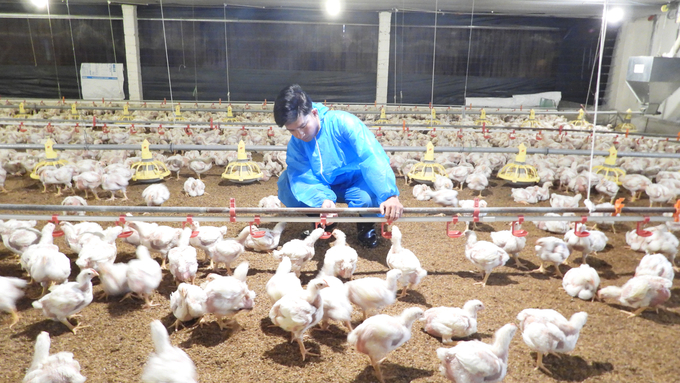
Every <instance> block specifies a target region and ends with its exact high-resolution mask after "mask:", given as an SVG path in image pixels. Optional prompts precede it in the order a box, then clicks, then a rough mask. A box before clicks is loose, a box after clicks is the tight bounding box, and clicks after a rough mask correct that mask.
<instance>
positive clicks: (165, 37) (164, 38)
mask: <svg viewBox="0 0 680 383" xmlns="http://www.w3.org/2000/svg"><path fill="white" fill-rule="evenodd" d="M160 5H161V23H162V24H163V44H165V65H166V67H167V68H168V85H169V86H170V105H174V103H175V101H174V99H173V97H172V78H171V77H170V59H169V57H168V38H167V36H166V34H165V16H164V14H163V0H160ZM173 119H174V114H173Z"/></svg>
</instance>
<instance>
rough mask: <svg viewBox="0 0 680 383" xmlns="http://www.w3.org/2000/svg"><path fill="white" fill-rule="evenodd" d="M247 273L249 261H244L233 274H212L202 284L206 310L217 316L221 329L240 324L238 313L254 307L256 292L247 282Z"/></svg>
mask: <svg viewBox="0 0 680 383" xmlns="http://www.w3.org/2000/svg"><path fill="white" fill-rule="evenodd" d="M247 275H248V262H242V263H241V264H240V265H238V266H237V267H236V269H235V270H234V275H233V276H228V277H223V276H221V275H218V274H210V275H208V281H207V282H206V283H204V284H203V286H202V287H203V290H205V294H206V296H207V298H206V312H207V313H210V314H213V315H214V316H215V318H217V325H218V326H220V330H223V329H224V328H225V327H228V326H231V325H236V326H238V323H237V322H236V319H235V316H236V314H238V313H240V312H241V311H244V310H252V309H253V306H254V304H255V292H254V291H252V290H250V289H249V288H248V285H247V284H246V277H247Z"/></svg>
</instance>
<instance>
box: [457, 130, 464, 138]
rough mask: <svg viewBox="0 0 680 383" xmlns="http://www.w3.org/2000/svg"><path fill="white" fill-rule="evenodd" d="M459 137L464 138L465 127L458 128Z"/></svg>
mask: <svg viewBox="0 0 680 383" xmlns="http://www.w3.org/2000/svg"><path fill="white" fill-rule="evenodd" d="M458 138H463V128H460V129H458Z"/></svg>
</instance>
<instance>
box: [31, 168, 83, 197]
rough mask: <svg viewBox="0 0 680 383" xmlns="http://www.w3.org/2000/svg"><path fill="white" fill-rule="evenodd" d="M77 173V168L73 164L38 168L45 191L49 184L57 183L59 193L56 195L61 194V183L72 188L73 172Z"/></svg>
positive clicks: (67, 187)
mask: <svg viewBox="0 0 680 383" xmlns="http://www.w3.org/2000/svg"><path fill="white" fill-rule="evenodd" d="M74 173H75V168H74V167H73V166H71V165H64V166H62V167H59V168H57V167H54V166H43V167H41V168H40V169H38V175H39V176H40V182H42V184H43V191H42V192H43V193H46V192H47V186H49V185H56V187H57V194H55V196H60V195H61V185H64V186H65V189H70V188H71V186H72V183H71V181H72V179H73V174H74Z"/></svg>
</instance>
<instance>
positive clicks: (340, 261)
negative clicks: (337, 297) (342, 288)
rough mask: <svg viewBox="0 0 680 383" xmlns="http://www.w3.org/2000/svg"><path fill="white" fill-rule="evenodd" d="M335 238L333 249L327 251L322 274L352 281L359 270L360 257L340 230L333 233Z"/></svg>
mask: <svg viewBox="0 0 680 383" xmlns="http://www.w3.org/2000/svg"><path fill="white" fill-rule="evenodd" d="M331 234H332V235H333V237H335V242H333V244H332V247H330V248H329V249H328V250H326V255H325V256H324V260H323V268H322V273H323V274H324V275H332V276H334V277H338V276H339V277H341V278H345V279H352V275H354V271H355V270H356V268H357V262H358V260H359V255H358V254H357V251H356V250H354V249H353V248H351V247H350V246H347V236H346V235H345V233H344V232H342V231H340V230H339V229H335V230H333V232H332V233H331Z"/></svg>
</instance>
